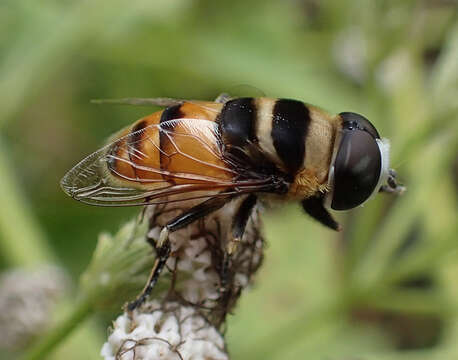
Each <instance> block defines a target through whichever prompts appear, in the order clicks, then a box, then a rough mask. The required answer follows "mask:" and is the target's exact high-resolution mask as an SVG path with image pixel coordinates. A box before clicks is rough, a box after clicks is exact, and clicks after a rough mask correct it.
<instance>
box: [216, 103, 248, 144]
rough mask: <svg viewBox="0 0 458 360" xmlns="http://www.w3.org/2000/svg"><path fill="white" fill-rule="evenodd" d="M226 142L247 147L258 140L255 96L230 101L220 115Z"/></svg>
mask: <svg viewBox="0 0 458 360" xmlns="http://www.w3.org/2000/svg"><path fill="white" fill-rule="evenodd" d="M218 121H219V124H220V126H221V133H222V135H223V139H224V144H226V145H231V146H237V147H241V148H243V147H245V146H246V145H249V144H250V143H254V142H257V137H256V107H255V105H254V101H253V98H238V99H234V100H231V101H228V102H227V103H226V104H225V105H224V107H223V109H222V110H221V113H220V114H219V117H218Z"/></svg>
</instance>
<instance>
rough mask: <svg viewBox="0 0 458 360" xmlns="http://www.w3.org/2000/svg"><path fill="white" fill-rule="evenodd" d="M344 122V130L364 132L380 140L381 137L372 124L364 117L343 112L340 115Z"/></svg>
mask: <svg viewBox="0 0 458 360" xmlns="http://www.w3.org/2000/svg"><path fill="white" fill-rule="evenodd" d="M339 115H340V116H341V117H342V120H343V122H342V123H343V128H344V129H348V130H356V129H359V130H364V131H367V132H368V133H369V134H371V135H372V136H373V137H374V139H380V135H379V133H378V131H377V129H376V128H375V126H374V125H372V123H371V122H370V121H369V120H367V119H366V118H365V117H364V116H362V115H359V114H356V113H353V112H343V113H340V114H339Z"/></svg>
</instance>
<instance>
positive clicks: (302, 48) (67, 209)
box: [0, 0, 458, 360]
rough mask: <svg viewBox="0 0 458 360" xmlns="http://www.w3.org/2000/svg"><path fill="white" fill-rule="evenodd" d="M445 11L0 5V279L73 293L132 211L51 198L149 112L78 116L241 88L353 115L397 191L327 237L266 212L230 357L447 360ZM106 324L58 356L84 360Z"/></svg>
mask: <svg viewBox="0 0 458 360" xmlns="http://www.w3.org/2000/svg"><path fill="white" fill-rule="evenodd" d="M457 13H458V5H457V3H456V1H453V0H449V1H447V0H419V1H413V0H404V1H397V0H381V1H364V0H360V1H358V0H354V1H350V0H334V1H333V0H324V1H318V0H287V1H266V0H264V1H258V0H255V1H242V0H232V1H227V2H218V1H210V0H174V1H172V0H158V1H157V0H132V1H129V2H125V1H119V0H97V1H95V0H93V1H77V0H67V1H56V0H40V1H37V0H35V1H27V0H2V1H1V2H0V127H1V128H0V131H1V133H0V266H1V269H2V270H3V271H6V270H8V269H10V268H15V267H32V268H33V266H37V265H39V264H44V263H55V262H57V263H59V264H61V265H62V266H63V267H64V268H65V269H67V271H68V272H69V274H70V275H71V278H73V280H74V282H75V283H76V282H77V279H78V276H79V275H80V274H81V272H82V271H83V270H84V269H85V267H86V266H87V264H88V263H89V261H90V259H91V254H92V252H93V250H94V247H95V245H96V239H97V235H98V234H99V233H100V232H102V231H110V232H115V231H116V230H117V229H118V228H119V227H120V226H121V224H122V223H124V222H125V221H127V220H129V219H131V218H132V217H134V216H135V215H136V214H137V213H138V212H139V210H140V209H138V208H131V209H113V208H112V209H106V208H96V207H90V206H85V205H83V204H79V203H77V202H75V201H72V200H71V199H69V198H68V197H66V196H65V195H64V193H63V192H62V191H61V190H60V187H59V180H60V178H61V177H62V176H63V175H64V173H65V172H66V171H67V170H68V169H69V168H70V167H71V166H73V165H74V164H75V163H76V162H77V161H79V160H80V159H82V158H83V156H85V155H87V154H89V153H90V152H92V151H94V150H96V149H97V148H98V147H99V146H100V145H101V144H102V143H103V141H104V139H105V138H107V137H108V136H109V135H111V134H112V133H113V132H115V131H116V130H118V129H120V128H121V127H123V126H126V125H128V124H130V123H131V122H133V121H134V120H136V119H137V118H139V117H141V116H143V115H146V114H148V113H150V112H152V111H153V110H152V109H150V108H142V107H127V106H111V105H104V106H100V105H93V104H90V103H89V101H90V100H91V99H97V98H122V97H157V96H168V97H177V98H191V99H213V98H215V97H216V96H217V95H218V94H219V93H221V92H223V91H230V90H231V89H232V88H234V87H237V86H239V85H241V84H243V85H245V84H246V85H249V86H253V87H256V88H258V89H260V90H261V91H262V92H264V93H265V94H266V95H267V96H270V97H290V98H295V99H301V100H304V101H305V102H308V103H312V104H315V105H318V106H320V107H323V108H325V109H327V110H328V111H330V112H333V113H338V112H342V111H354V112H358V113H361V114H364V115H365V116H366V117H368V118H369V119H370V120H371V121H372V122H373V123H374V124H375V125H376V127H377V128H378V130H379V131H380V133H381V134H382V135H383V136H385V137H387V138H389V139H391V142H392V165H393V167H394V168H395V169H396V170H397V171H398V174H399V178H400V179H401V181H402V182H404V184H406V186H407V187H408V191H407V192H406V193H405V195H403V196H402V197H401V198H396V199H394V198H393V197H390V196H384V195H380V196H378V197H377V198H376V199H375V200H373V201H371V202H370V203H368V204H367V205H365V206H364V208H359V209H357V210H354V211H352V212H350V213H347V214H337V216H338V218H339V220H341V221H342V223H343V225H344V231H343V233H341V234H336V233H333V232H330V231H328V230H326V229H323V228H322V227H321V226H319V225H318V224H316V223H314V222H313V221H311V220H310V219H308V218H307V217H305V216H304V215H303V214H302V213H301V211H300V209H299V207H298V206H296V205H288V206H285V207H283V208H281V209H277V210H275V211H271V212H268V213H267V214H265V217H264V223H265V227H266V238H267V241H268V247H267V249H266V254H265V255H266V259H265V263H264V266H263V267H262V268H261V270H260V272H259V274H258V276H257V279H256V285H255V287H254V288H253V289H252V290H248V291H246V293H245V294H244V295H243V296H242V298H241V301H240V303H239V306H238V307H237V309H236V311H235V316H231V317H230V318H229V321H228V325H227V332H226V335H227V342H228V348H229V351H230V353H231V354H232V357H233V358H234V359H339V360H344V359H345V360H348V359H361V360H365V359H457V358H458V346H457V345H456V344H457V342H458V285H457V279H458V252H457V250H458V235H457V231H458V226H457V199H458V198H457V178H458V176H457V169H458V160H457V154H458V146H457V134H458V21H457ZM240 95H250V94H247V93H243V94H240ZM67 302H68V303H67V306H68V307H71V301H67ZM114 316H115V314H114V313H109V312H107V313H106V314H97V315H96V316H95V317H93V318H92V319H90V320H89V322H90V324H88V323H86V324H84V326H82V327H81V328H80V329H78V330H77V331H76V334H72V335H71V336H70V339H69V341H66V342H65V343H64V344H63V345H62V346H61V347H60V348H59V353H58V354H56V355H54V358H66V359H77V358H78V359H79V358H87V359H89V358H98V357H97V356H98V355H97V354H98V352H99V349H100V347H101V344H102V343H103V341H104V339H105V338H106V328H107V326H108V325H109V321H110V319H113V318H114ZM88 334H92V335H88ZM78 337H79V339H80V340H78V339H77V338H78ZM88 338H90V341H86V340H87V339H88ZM85 339H86V340H85ZM78 341H79V343H78ZM72 343H73V344H72ZM81 344H84V345H81ZM82 353H84V354H85V355H81V354H82ZM6 354H7V355H5V356H7V357H5V358H9V356H12V355H11V354H9V353H6ZM59 354H60V355H59ZM64 354H65V355H64ZM2 356H3V355H0V358H2Z"/></svg>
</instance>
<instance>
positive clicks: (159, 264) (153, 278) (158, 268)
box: [127, 241, 170, 312]
mask: <svg viewBox="0 0 458 360" xmlns="http://www.w3.org/2000/svg"><path fill="white" fill-rule="evenodd" d="M156 251H157V257H156V260H155V261H154V265H153V269H152V270H151V274H150V276H149V278H148V282H147V283H146V285H145V287H144V288H143V290H142V292H141V293H140V295H139V296H138V297H137V298H136V299H135V300H134V301H131V302H130V303H128V304H127V311H129V312H130V311H134V310H135V309H136V308H138V307H139V306H140V305H142V304H143V303H144V302H145V300H146V299H147V298H148V296H149V294H151V291H152V290H153V289H154V286H155V285H156V283H157V280H158V279H159V275H161V272H162V270H163V269H164V266H165V264H166V262H167V259H168V258H169V255H170V243H169V242H168V241H167V242H166V243H165V244H164V245H163V246H162V247H161V248H157V249H156Z"/></svg>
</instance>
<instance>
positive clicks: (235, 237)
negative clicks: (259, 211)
mask: <svg viewBox="0 0 458 360" xmlns="http://www.w3.org/2000/svg"><path fill="white" fill-rule="evenodd" d="M256 202H257V198H256V195H253V194H251V195H248V197H247V198H246V199H245V200H243V202H242V204H241V205H240V208H239V209H238V211H237V213H236V214H235V217H234V220H233V222H232V230H231V237H230V239H229V241H228V243H227V244H226V251H225V252H224V259H223V265H222V267H221V288H222V289H223V291H227V289H226V287H227V284H228V280H229V266H230V261H231V256H232V254H233V253H234V252H235V250H236V249H237V245H238V243H239V242H240V241H241V240H242V236H243V233H244V232H245V228H246V224H247V222H248V219H249V218H250V216H251V214H252V212H253V209H254V207H255V205H256Z"/></svg>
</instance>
